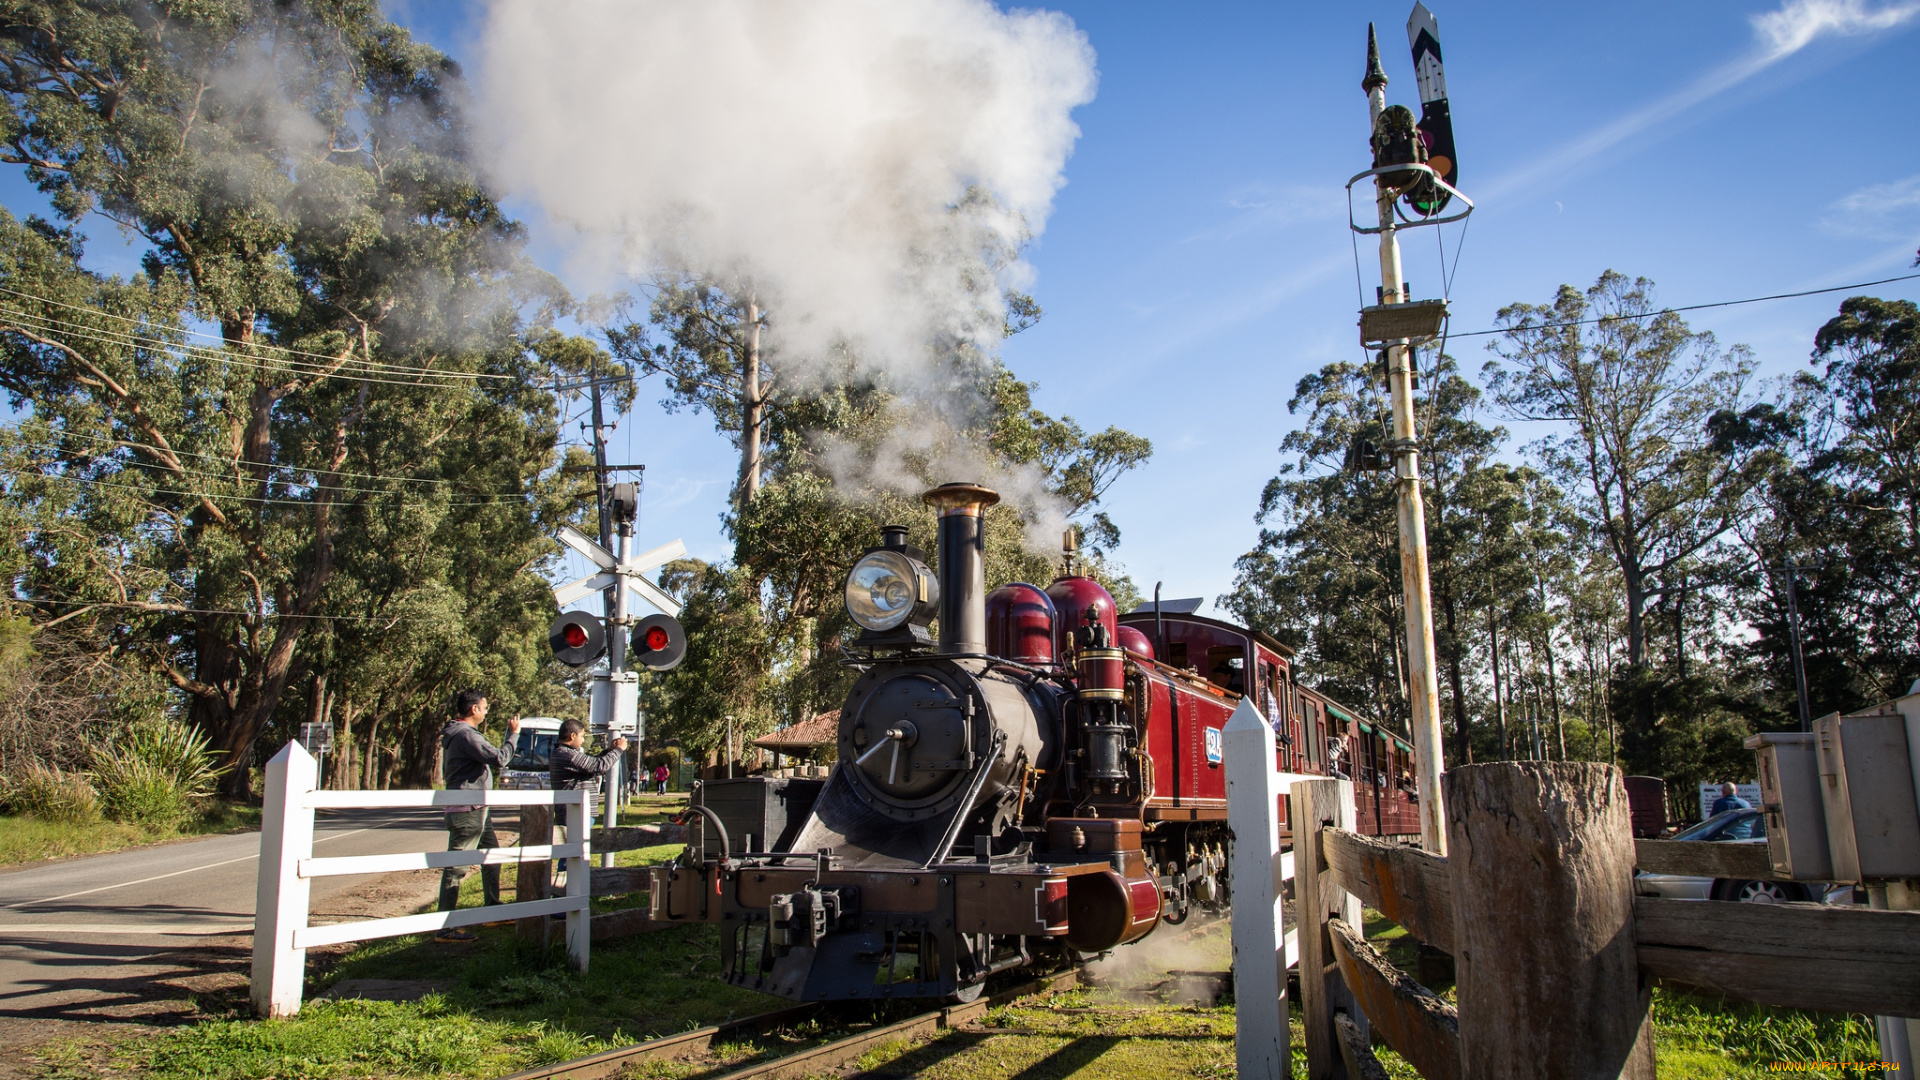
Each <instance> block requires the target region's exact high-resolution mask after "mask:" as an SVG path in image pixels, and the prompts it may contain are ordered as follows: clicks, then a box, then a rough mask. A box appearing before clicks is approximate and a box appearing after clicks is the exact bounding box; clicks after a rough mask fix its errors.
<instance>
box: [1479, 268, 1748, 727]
mask: <svg viewBox="0 0 1920 1080" xmlns="http://www.w3.org/2000/svg"><path fill="white" fill-rule="evenodd" d="M1651 289H1652V283H1651V282H1649V281H1648V280H1646V279H1645V278H1638V279H1632V280H1629V279H1628V278H1626V277H1625V276H1623V275H1621V274H1618V273H1615V272H1613V271H1611V270H1610V271H1607V272H1606V273H1605V274H1602V275H1601V276H1600V278H1599V280H1598V281H1596V282H1595V283H1594V284H1593V285H1592V286H1591V287H1590V288H1588V289H1586V290H1585V291H1581V290H1578V289H1575V288H1574V287H1572V286H1570V285H1563V286H1561V287H1560V289H1559V291H1558V293H1556V294H1555V296H1554V298H1553V299H1552V300H1551V301H1550V302H1548V303H1546V304H1540V305H1535V304H1526V303H1517V304H1513V305H1510V306H1508V307H1505V308H1502V309H1501V310H1500V312H1499V321H1500V324H1501V327H1502V335H1501V337H1500V339H1498V340H1496V341H1495V342H1493V343H1492V344H1491V345H1489V348H1490V349H1492V350H1493V351H1494V352H1495V353H1497V354H1498V359H1496V360H1492V361H1489V362H1488V364H1487V366H1486V372H1487V375H1488V379H1489V384H1490V387H1491V390H1492V392H1493V396H1494V399H1495V400H1496V401H1497V402H1498V403H1499V404H1500V405H1501V407H1502V408H1503V409H1505V410H1506V412H1507V413H1508V414H1509V415H1510V416H1512V417H1513V418H1515V419H1520V420H1527V421H1541V422H1549V423H1553V424H1555V425H1558V430H1557V431H1556V432H1555V433H1553V434H1549V435H1547V436H1546V437H1545V438H1543V439H1541V440H1540V441H1539V442H1538V443H1536V444H1535V445H1534V450H1535V451H1536V452H1537V454H1538V456H1539V458H1540V460H1541V461H1542V462H1543V463H1544V465H1545V467H1546V470H1547V472H1548V473H1549V474H1550V475H1552V476H1553V477H1555V479H1557V480H1559V481H1560V482H1561V484H1562V485H1563V487H1564V488H1565V490H1566V492H1567V497H1568V499H1569V500H1570V503H1571V504H1572V505H1573V507H1574V508H1575V510H1576V512H1577V513H1578V514H1579V515H1580V516H1581V517H1582V518H1583V519H1585V520H1586V521H1588V522H1590V523H1591V524H1592V527H1593V528H1594V529H1595V531H1596V533H1597V534H1598V535H1599V536H1600V537H1601V538H1602V540H1603V541H1604V543H1605V546H1606V548H1607V550H1608V552H1609V554H1610V555H1611V556H1612V558H1613V560H1614V562H1615V564H1616V566H1617V567H1618V568H1619V573H1620V581H1621V585H1622V588H1623V590H1624V592H1625V608H1626V645H1627V657H1626V659H1627V664H1628V675H1629V677H1630V678H1631V679H1633V680H1634V681H1635V688H1634V690H1633V693H1632V694H1631V698H1632V713H1631V715H1632V724H1631V725H1630V730H1629V732H1628V735H1629V736H1630V738H1629V740H1628V741H1627V749H1628V752H1629V759H1630V762H1631V763H1632V764H1634V765H1642V764H1648V765H1650V764H1652V763H1653V762H1656V761H1657V760H1658V758H1659V756H1660V753H1659V749H1658V746H1657V745H1656V744H1657V742H1658V737H1659V733H1658V732H1657V731H1656V730H1655V723H1654V708H1653V697H1652V694H1651V692H1650V691H1649V690H1648V689H1647V687H1646V686H1645V685H1644V684H1645V682H1646V680H1648V679H1651V678H1652V677H1653V676H1652V675H1651V673H1650V670H1649V666H1648V652H1647V641H1648V626H1647V614H1648V608H1649V606H1650V605H1651V604H1652V603H1653V602H1654V601H1655V600H1656V599H1658V598H1659V597H1660V596H1661V595H1662V594H1663V593H1664V592H1665V591H1667V590H1669V589H1673V588H1675V587H1676V586H1677V585H1678V584H1679V582H1678V580H1676V579H1675V578H1674V577H1673V576H1672V575H1673V573H1674V572H1675V571H1677V570H1678V569H1679V568H1680V567H1682V566H1684V565H1685V564H1687V563H1688V562H1689V560H1692V559H1695V558H1696V557H1698V556H1699V555H1700V554H1701V553H1702V552H1704V551H1705V550H1706V549H1707V548H1709V547H1710V546H1712V545H1713V544H1715V543H1717V542H1718V541H1719V540H1720V539H1721V538H1722V537H1724V536H1725V535H1726V534H1727V532H1728V531H1729V530H1730V529H1732V528H1733V527H1734V525H1735V524H1736V523H1737V522H1738V521H1739V520H1740V518H1741V515H1742V514H1743V512H1744V510H1745V506H1746V501H1747V493H1748V491H1749V490H1750V489H1751V487H1752V485H1753V483H1754V482H1755V476H1754V470H1753V469H1751V468H1750V467H1749V466H1750V464H1751V462H1750V460H1749V458H1748V457H1747V456H1746V455H1744V454H1741V453H1728V452H1727V450H1728V447H1727V446H1726V445H1725V444H1724V443H1722V442H1720V441H1717V440H1716V439H1715V438H1714V437H1713V433H1712V432H1711V430H1710V428H1709V420H1710V419H1711V418H1712V417H1714V416H1715V415H1716V414H1719V413H1721V412H1723V411H1728V410H1737V409H1739V408H1740V407H1741V405H1742V400H1743V395H1744V392H1745V386H1746V382H1747V379H1748V377H1749V375H1750V374H1751V371H1752V362H1751V359H1750V357H1749V354H1748V351H1747V350H1746V348H1745V347H1743V346H1735V347H1733V348H1731V349H1722V348H1720V347H1719V345H1718V344H1717V343H1716V342H1715V340H1714V338H1713V335H1711V334H1706V333H1695V332H1693V331H1692V330H1691V329H1689V328H1688V326H1687V324H1686V322H1685V321H1684V320H1683V319H1681V318H1680V316H1678V315H1676V314H1674V313H1673V312H1671V311H1662V310H1660V309H1658V308H1657V307H1656V306H1655V305H1654V303H1653V299H1652V295H1651Z"/></svg>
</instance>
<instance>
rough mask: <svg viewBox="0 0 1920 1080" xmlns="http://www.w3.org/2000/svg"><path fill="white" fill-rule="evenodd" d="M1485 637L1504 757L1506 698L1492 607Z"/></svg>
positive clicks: (1495, 712) (1495, 713)
mask: <svg viewBox="0 0 1920 1080" xmlns="http://www.w3.org/2000/svg"><path fill="white" fill-rule="evenodd" d="M1487 637H1488V639H1489V641H1490V642H1491V643H1492V644H1491V647H1490V648H1489V649H1488V654H1489V656H1490V657H1491V658H1492V660H1493V714H1494V718H1495V719H1496V720H1497V721H1498V723H1499V732H1500V756H1501V757H1502V758H1506V757H1508V756H1510V755H1509V753H1508V751H1507V700H1506V697H1505V690H1504V688H1503V687H1502V686H1501V683H1500V620H1499V619H1498V618H1497V617H1496V616H1495V613H1494V610H1493V609H1492V608H1488V609H1487Z"/></svg>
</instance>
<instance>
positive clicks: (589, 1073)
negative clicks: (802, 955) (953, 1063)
mask: <svg viewBox="0 0 1920 1080" xmlns="http://www.w3.org/2000/svg"><path fill="white" fill-rule="evenodd" d="M1080 975H1081V971H1080V969H1079V968H1078V967H1075V968H1073V969H1071V970H1068V971H1063V972H1060V973H1059V974H1056V975H1049V976H1046V977H1044V978H1040V979H1034V980H1031V981H1029V982H1025V983H1021V984H1020V985H1018V986H1015V987H1011V988H1009V989H1006V990H1003V991H1001V992H1000V993H997V994H993V995H990V996H987V997H983V998H981V999H980V1000H978V1001H972V1002H968V1003H966V1004H964V1005H949V1006H946V1007H944V1008H939V1009H933V1010H930V1011H928V1012H924V1013H921V1014H920V1015H918V1016H913V1017H909V1018H907V1019H905V1020H901V1021H899V1022H897V1023H893V1024H886V1025H883V1026H881V1027H876V1028H869V1029H867V1030H865V1031H859V1032H855V1033H854V1034H852V1035H848V1036H846V1037H844V1038H840V1039H835V1040H833V1041H831V1042H826V1043H821V1044H819V1045H817V1046H812V1047H808V1048H806V1049H804V1050H798V1051H795V1052H794V1053H791V1054H786V1055H783V1056H781V1057H778V1058H775V1059H773V1060H770V1061H759V1062H754V1063H752V1064H750V1065H747V1066H744V1067H742V1068H740V1069H736V1070H733V1071H731V1072H725V1073H720V1074H718V1075H716V1076H714V1077H713V1080H748V1078H763V1077H764V1078H773V1077H786V1076H805V1075H807V1074H808V1073H813V1072H819V1071H821V1070H823V1069H829V1068H832V1067H833V1066H835V1065H839V1064H842V1063H845V1062H848V1061H852V1060H853V1059H855V1058H857V1057H859V1056H860V1055H861V1054H864V1053H866V1052H867V1051H868V1050H870V1049H872V1048H873V1047H875V1046H879V1045H882V1044H884V1043H887V1042H891V1041H894V1040H897V1039H909V1038H915V1037H918V1036H921V1035H927V1034H931V1033H933V1032H936V1031H939V1030H942V1029H945V1028H951V1027H955V1026H957V1025H959V1024H963V1023H965V1022H967V1021H969V1020H973V1019H975V1018H977V1017H980V1016H984V1015H986V1012H987V1010H988V1009H991V1008H995V1007H997V1006H1000V1005H1005V1004H1007V1003H1008V1002H1012V1001H1017V1000H1019V999H1020V998H1023V997H1030V996H1032V995H1034V994H1045V993H1050V992H1053V991H1058V990H1067V989H1071V988H1072V987H1073V986H1075V985H1076V984H1077V983H1078V982H1079V980H1080ZM823 1004H824V1003H822V1002H808V1003H806V1004H801V1005H794V1006H790V1007H788V1008H785V1009H775V1010H773V1011H772V1012H764V1013H760V1014H758V1015H755V1016H748V1017H744V1018H742V1019H739V1020H734V1021H731V1022H729V1023H726V1024H717V1025H715V1026H712V1027H704V1028H698V1029H696V1030H694V1031H688V1032H683V1033H681V1034H679V1035H669V1036H667V1037H665V1038H661V1039H650V1040H648V1041H646V1042H643V1043H638V1044H636V1045H633V1046H624V1047H620V1048H619V1049H615V1050H603V1051H601V1052H600V1053H598V1054H590V1055H588V1056H586V1057H583V1058H576V1059H574V1060H573V1061H565V1062H561V1063H560V1064H557V1065H542V1066H541V1067H539V1068H537V1069H529V1070H527V1071H525V1072H518V1073H514V1074H513V1075H511V1076H507V1077H503V1078H502V1080H555V1078H559V1077H565V1078H566V1080H601V1078H604V1077H610V1076H613V1075H615V1074H616V1073H618V1072H620V1071H621V1070H622V1069H624V1068H626V1067H627V1066H628V1065H630V1064H633V1063H636V1062H640V1061H646V1060H649V1059H659V1058H675V1057H686V1056H690V1055H693V1054H697V1053H699V1052H701V1051H703V1050H706V1049H708V1048H709V1047H711V1046H713V1045H715V1044H716V1043H722V1042H726V1041H728V1040H729V1039H733V1038H738V1037H739V1036H741V1035H745V1034H754V1033H759V1032H762V1031H767V1030H769V1029H772V1028H776V1027H779V1026H780V1025H782V1024H785V1023H788V1022H790V1021H793V1020H797V1019H800V1018H802V1017H805V1016H808V1015H811V1014H812V1013H814V1012H816V1011H818V1010H819V1009H820V1008H821V1007H822V1005H823Z"/></svg>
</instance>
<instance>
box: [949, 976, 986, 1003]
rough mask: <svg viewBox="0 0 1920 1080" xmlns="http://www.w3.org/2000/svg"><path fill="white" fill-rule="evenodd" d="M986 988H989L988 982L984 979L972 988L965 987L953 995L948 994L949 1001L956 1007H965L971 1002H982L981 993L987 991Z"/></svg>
mask: <svg viewBox="0 0 1920 1080" xmlns="http://www.w3.org/2000/svg"><path fill="white" fill-rule="evenodd" d="M986 988H987V981H986V980H985V979H982V980H980V981H979V982H977V983H974V984H973V985H972V986H963V987H961V988H960V989H958V990H955V991H954V992H953V993H951V994H948V995H947V1001H948V1002H950V1003H952V1004H954V1005H965V1004H968V1003H969V1002H974V1001H978V1000H980V992H981V991H982V990H985V989H986Z"/></svg>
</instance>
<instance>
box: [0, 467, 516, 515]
mask: <svg viewBox="0 0 1920 1080" xmlns="http://www.w3.org/2000/svg"><path fill="white" fill-rule="evenodd" d="M0 472H9V473H11V474H12V475H13V477H14V478H15V479H16V480H19V479H24V478H26V477H27V476H28V475H31V476H33V477H35V478H38V479H42V480H65V481H68V482H69V483H75V484H93V485H95V486H97V487H107V488H118V489H119V490H121V491H132V492H137V493H140V494H143V495H178V496H180V497H181V498H184V499H217V500H221V501H225V502H243V503H260V504H263V505H267V504H274V505H283V506H312V505H314V502H313V500H312V499H277V498H274V497H273V496H271V495H221V494H217V493H215V492H211V491H182V490H179V489H177V488H161V487H155V488H149V487H142V486H140V485H137V484H122V483H116V482H115V481H112V480H104V479H100V478H98V477H91V476H72V475H69V474H67V473H51V472H39V471H35V472H32V473H31V474H29V473H26V472H24V471H21V470H13V469H0ZM209 479H212V478H209ZM333 490H336V491H337V490H341V489H338V488H335V489H333ZM372 494H376V495H391V496H395V497H404V496H403V494H402V493H401V492H398V491H374V492H372ZM531 499H532V495H531V494H527V495H521V496H518V497H512V496H502V497H500V498H487V499H449V500H447V502H446V503H445V504H444V505H446V506H501V505H504V504H507V503H512V502H524V501H530V500H531ZM413 505H418V503H414V504H413Z"/></svg>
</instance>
